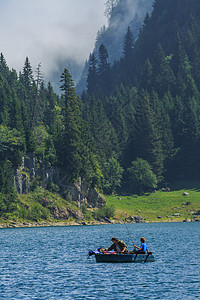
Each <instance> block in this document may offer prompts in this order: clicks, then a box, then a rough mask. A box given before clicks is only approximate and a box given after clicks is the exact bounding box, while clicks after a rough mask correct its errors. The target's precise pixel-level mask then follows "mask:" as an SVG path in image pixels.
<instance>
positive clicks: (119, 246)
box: [105, 237, 128, 253]
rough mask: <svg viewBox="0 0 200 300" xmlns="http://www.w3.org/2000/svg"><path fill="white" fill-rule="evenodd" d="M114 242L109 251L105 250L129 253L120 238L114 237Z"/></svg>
mask: <svg viewBox="0 0 200 300" xmlns="http://www.w3.org/2000/svg"><path fill="white" fill-rule="evenodd" d="M112 242H113V244H112V245H111V246H110V247H109V248H108V249H105V250H106V251H111V250H114V251H116V252H120V253H127V252H128V251H127V250H126V247H127V246H126V244H125V243H124V242H123V241H120V240H119V239H118V238H116V237H113V238H112Z"/></svg>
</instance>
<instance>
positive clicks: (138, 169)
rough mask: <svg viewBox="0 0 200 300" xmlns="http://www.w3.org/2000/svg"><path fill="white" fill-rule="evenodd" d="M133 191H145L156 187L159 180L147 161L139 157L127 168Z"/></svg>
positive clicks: (130, 186)
mask: <svg viewBox="0 0 200 300" xmlns="http://www.w3.org/2000/svg"><path fill="white" fill-rule="evenodd" d="M127 172H128V179H129V188H130V191H131V192H132V193H135V194H136V193H144V192H148V191H152V190H153V189H155V188H156V186H157V183H158V180H157V178H156V175H155V174H154V173H153V171H152V169H151V166H150V165H149V164H148V162H147V161H145V160H143V159H141V158H138V159H137V160H135V161H133V162H132V165H131V167H130V168H128V170H127Z"/></svg>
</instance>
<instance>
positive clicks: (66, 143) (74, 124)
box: [59, 69, 81, 180]
mask: <svg viewBox="0 0 200 300" xmlns="http://www.w3.org/2000/svg"><path fill="white" fill-rule="evenodd" d="M60 82H61V87H60V89H61V91H62V97H63V101H64V132H63V133H62V140H61V143H59V151H60V152H61V156H60V163H61V164H62V166H63V167H64V168H65V170H66V171H67V173H68V175H69V177H70V179H73V180H74V179H77V178H78V177H79V175H80V170H81V148H80V147H81V131H80V126H81V114H80V103H79V98H78V97H77V96H76V91H75V87H74V81H73V79H72V76H71V75H70V73H69V71H68V70H67V69H65V70H64V72H63V73H62V75H61V80H60ZM60 148H61V149H60Z"/></svg>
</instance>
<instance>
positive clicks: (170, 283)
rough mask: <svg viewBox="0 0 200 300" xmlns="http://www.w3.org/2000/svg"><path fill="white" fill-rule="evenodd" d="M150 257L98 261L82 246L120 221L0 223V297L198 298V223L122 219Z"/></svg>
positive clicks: (99, 242)
mask: <svg viewBox="0 0 200 300" xmlns="http://www.w3.org/2000/svg"><path fill="white" fill-rule="evenodd" d="M127 227H128V230H129V232H130V233H131V235H132V239H133V241H134V243H136V244H138V245H139V244H140V241H139V239H140V237H141V236H144V237H145V238H146V239H147V244H148V247H149V249H150V250H151V251H152V252H153V253H154V255H155V258H156V262H154V263H142V264H141V263H140V264H139V263H138V264H134V263H125V264H105V263H102V264H98V263H96V262H95V258H94V256H92V257H90V259H88V258H87V253H88V250H94V249H95V248H97V247H99V246H104V247H107V246H110V244H111V241H110V239H111V237H112V236H117V237H119V238H120V239H123V240H124V241H125V242H126V243H127V245H128V249H130V250H131V249H132V245H131V241H130V237H129V235H128V232H127V230H126V226H125V225H124V224H120V225H99V226H69V227H46V228H45V227H41V228H19V229H18V228H14V229H0V299H1V300H2V299H6V300H12V299H17V300H19V299H23V300H26V299H27V300H31V299H42V300H45V299H48V300H49V299H123V300H124V299H138V300H139V299H200V239H199V238H200V223H197V222H196V223H195V222H194V223H152V224H128V225H127Z"/></svg>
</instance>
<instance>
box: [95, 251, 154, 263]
mask: <svg viewBox="0 0 200 300" xmlns="http://www.w3.org/2000/svg"><path fill="white" fill-rule="evenodd" d="M95 258H96V262H98V263H142V262H154V261H155V258H154V256H153V255H152V254H150V255H148V254H120V253H116V254H104V253H99V254H95Z"/></svg>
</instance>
